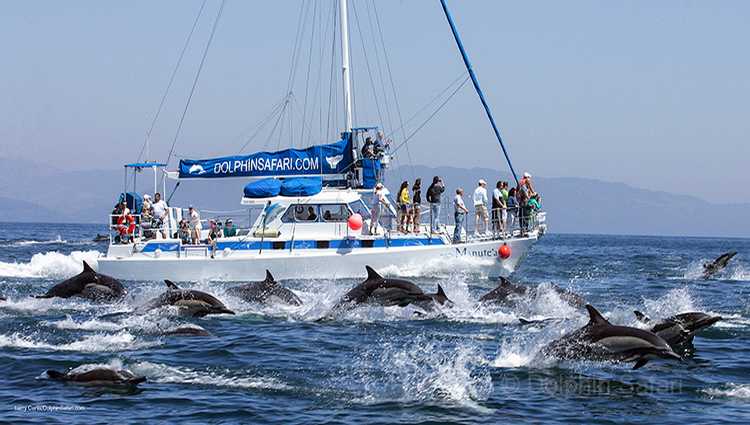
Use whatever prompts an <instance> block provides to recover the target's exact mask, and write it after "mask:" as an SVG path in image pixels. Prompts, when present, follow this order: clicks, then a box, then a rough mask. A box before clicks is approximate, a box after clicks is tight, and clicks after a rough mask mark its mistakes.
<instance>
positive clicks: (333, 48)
mask: <svg viewBox="0 0 750 425" xmlns="http://www.w3.org/2000/svg"><path fill="white" fill-rule="evenodd" d="M337 5H338V3H337V2H334V3H333V25H331V28H332V29H333V31H332V36H331V78H330V81H329V83H328V122H327V123H326V133H328V132H329V131H331V117H332V116H333V114H334V113H335V112H334V111H333V104H334V102H333V98H334V97H335V95H336V93H334V90H335V89H336V81H335V78H336V71H335V69H336V68H335V67H336V23H337V22H338V13H337V12H338V9H337ZM335 134H336V133H335V132H333V134H332V136H333V135H335Z"/></svg>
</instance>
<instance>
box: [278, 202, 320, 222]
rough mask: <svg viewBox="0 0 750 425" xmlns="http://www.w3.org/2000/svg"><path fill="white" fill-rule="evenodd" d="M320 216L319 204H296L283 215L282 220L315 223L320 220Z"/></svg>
mask: <svg viewBox="0 0 750 425" xmlns="http://www.w3.org/2000/svg"><path fill="white" fill-rule="evenodd" d="M319 217H320V211H319V207H318V205H310V204H294V205H292V206H290V207H289V209H288V210H287V211H286V214H284V216H283V217H281V221H282V222H284V223H294V222H297V223H314V222H316V221H318V218H319Z"/></svg>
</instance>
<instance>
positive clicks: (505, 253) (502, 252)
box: [497, 244, 511, 260]
mask: <svg viewBox="0 0 750 425" xmlns="http://www.w3.org/2000/svg"><path fill="white" fill-rule="evenodd" d="M510 254H511V250H510V246H508V244H503V246H501V247H500V248H498V250H497V255H499V256H500V258H502V259H503V260H506V259H508V258H510Z"/></svg>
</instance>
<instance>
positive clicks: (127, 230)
mask: <svg viewBox="0 0 750 425" xmlns="http://www.w3.org/2000/svg"><path fill="white" fill-rule="evenodd" d="M126 221H127V222H128V225H127V226H125V222H126ZM117 231H118V232H119V233H120V234H121V235H125V234H131V235H132V234H133V232H135V218H134V217H133V216H132V215H131V214H127V215H121V216H119V217H117Z"/></svg>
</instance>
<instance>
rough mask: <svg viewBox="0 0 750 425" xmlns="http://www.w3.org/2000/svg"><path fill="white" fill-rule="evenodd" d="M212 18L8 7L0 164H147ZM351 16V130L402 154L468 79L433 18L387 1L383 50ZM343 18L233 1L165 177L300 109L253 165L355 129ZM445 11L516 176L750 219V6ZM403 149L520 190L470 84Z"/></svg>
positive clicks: (467, 7) (187, 8) (150, 9)
mask: <svg viewBox="0 0 750 425" xmlns="http://www.w3.org/2000/svg"><path fill="white" fill-rule="evenodd" d="M201 3H202V0H163V1H158V2H152V1H131V2H100V1H93V0H92V1H69V2H59V1H41V0H32V1H25V2H21V1H16V2H5V3H4V6H3V13H2V14H0V51H2V52H3V55H2V59H0V92H2V96H0V156H2V157H9V158H21V159H29V160H34V161H37V162H40V163H43V164H46V165H47V166H52V167H56V168H61V169H71V170H80V169H115V168H117V167H120V166H121V165H122V164H123V163H125V162H129V161H133V160H136V159H137V157H138V153H139V151H140V149H141V146H142V145H143V142H144V139H145V134H146V132H147V131H148V129H149V127H150V124H151V121H152V119H153V117H154V115H155V113H156V111H157V109H158V106H159V103H160V99H161V97H162V94H163V93H164V91H165V88H166V87H167V84H168V82H169V80H170V75H171V73H172V71H173V69H174V67H175V63H176V62H177V61H178V58H179V56H180V51H181V49H182V46H183V43H184V42H185V38H186V37H187V35H188V33H189V31H190V28H191V26H192V24H193V21H194V20H195V18H196V15H197V14H198V10H199V9H200V7H201ZM350 3H353V6H352V7H351V8H350V20H351V23H350V31H351V39H352V41H351V42H352V72H353V78H354V93H355V119H356V121H355V125H362V126H365V125H380V126H382V127H384V128H385V129H386V131H387V133H389V134H392V137H393V138H394V143H396V144H398V143H400V141H401V140H403V139H404V138H405V137H406V136H408V135H410V134H412V132H414V131H415V130H417V128H418V127H419V126H420V125H421V124H422V123H423V122H425V120H426V119H427V116H428V115H429V114H430V113H432V112H433V111H434V110H435V108H436V105H437V104H438V103H439V102H442V99H443V98H440V99H441V100H440V101H438V103H432V104H430V101H431V100H433V99H435V97H436V96H438V95H439V94H440V93H441V92H443V91H444V90H445V89H446V88H448V87H449V86H450V84H451V83H452V82H454V81H459V82H460V81H463V78H465V77H464V76H465V75H466V72H465V69H464V67H463V63H462V62H461V58H460V56H459V53H458V50H457V49H456V46H455V43H454V41H453V39H452V35H451V33H450V29H449V27H448V25H447V23H446V21H445V17H444V16H443V12H442V9H441V7H440V3H439V1H437V0H429V1H428V0H377V3H376V7H377V16H378V17H379V21H380V24H381V26H380V28H381V30H380V31H379V30H378V29H377V26H376V23H375V22H376V21H375V18H374V16H375V8H374V6H373V2H372V0H352V1H351V2H350ZM333 4H334V2H333V1H326V0H317V1H308V2H307V3H303V2H302V1H292V0H287V1H275V2H269V1H262V2H261V1H240V0H227V1H226V4H225V6H224V10H223V13H222V15H221V18H220V20H219V21H218V25H217V27H216V28H217V29H216V33H215V35H214V38H213V41H212V43H211V46H210V49H209V50H208V53H207V56H206V60H205V64H204V66H203V68H202V71H201V74H200V78H199V79H198V82H197V85H196V89H195V91H194V93H193V96H192V99H191V101H190V105H189V108H188V109H187V113H186V114H185V119H184V124H183V126H182V129H181V131H180V133H179V136H178V137H176V143H175V148H174V152H175V154H176V155H175V157H173V159H172V161H171V163H172V164H174V162H175V159H174V158H177V159H178V158H180V157H193V158H201V157H208V156H212V155H226V154H236V153H238V152H240V148H242V147H243V145H245V142H247V140H248V139H249V138H250V136H251V135H252V134H253V132H254V130H255V129H256V128H257V127H258V125H259V123H261V122H263V120H264V118H265V117H267V116H272V117H273V115H272V114H271V112H272V111H273V109H274V106H275V105H277V104H279V102H281V101H282V99H284V97H285V95H286V94H287V92H288V91H290V90H291V91H292V93H293V99H294V100H293V101H291V102H290V104H289V105H291V106H289V109H288V110H285V114H286V115H284V116H283V117H282V118H281V119H280V120H279V123H280V124H279V125H277V127H276V129H275V130H274V133H273V134H272V133H271V128H273V127H272V125H273V123H274V122H275V121H274V119H271V120H270V121H269V123H270V124H268V125H266V126H264V127H263V129H262V131H261V132H259V133H258V136H256V137H255V138H254V139H252V140H250V142H249V143H248V144H247V146H245V147H244V148H243V150H242V152H252V151H255V150H261V149H275V148H277V147H282V148H283V147H289V146H290V145H291V146H297V145H299V146H302V145H309V144H311V143H317V142H320V141H324V140H326V139H330V141H333V139H334V138H335V134H336V132H337V131H338V130H340V129H341V128H342V127H343V124H344V121H343V116H342V113H341V111H342V109H341V88H340V85H341V83H340V80H338V79H337V80H336V81H334V82H333V83H332V82H331V80H330V75H331V72H330V68H331V63H332V60H331V56H330V52H331V51H332V46H333V45H332V40H331V34H332V32H333V28H334V25H333V23H332V19H331V18H332V17H333V16H334V11H333V9H332V6H333ZM449 6H450V7H451V10H452V13H453V15H454V18H455V20H456V24H457V26H458V29H459V31H460V32H461V35H462V38H463V41H464V44H465V45H466V48H467V51H468V53H469V55H470V57H471V60H472V63H473V65H474V68H475V70H476V72H477V75H478V77H479V80H480V83H481V84H482V87H483V89H484V91H485V94H486V96H487V99H488V101H489V103H490V105H491V106H492V109H493V112H494V114H495V118H496V121H497V123H498V125H499V127H500V131H501V134H502V135H503V138H504V140H505V142H506V144H507V147H508V149H509V152H510V155H511V159H512V161H513V164H514V166H515V168H516V169H517V171H518V172H522V171H526V170H528V171H530V172H531V173H532V174H536V175H540V176H545V177H589V178H596V179H601V180H606V181H618V182H624V183H628V184H631V185H633V186H637V187H641V188H646V189H653V190H664V191H668V192H674V193H686V194H692V195H696V196H699V197H701V198H704V199H707V200H709V201H713V202H721V203H728V202H750V185H749V183H750V171H748V170H749V169H750V167H748V164H747V163H748V158H749V157H750V147H748V142H749V141H750V140H749V139H750V118H749V117H750V102H749V101H748V99H750V77H748V76H750V55H748V54H747V42H748V40H750V26H748V25H747V22H748V21H750V3H749V2H742V1H720V2H700V1H664V2H648V1H629V2H602V1H572V2H556V1H546V2H545V1H530V2H510V1H494V0H473V1H467V0H451V1H449ZM219 7H220V1H219V0H207V2H206V6H205V8H204V10H203V13H202V15H201V18H200V19H199V21H198V24H197V26H196V29H195V33H194V35H193V38H192V41H191V43H190V44H189V46H188V49H187V50H186V54H185V57H184V59H183V61H182V64H181V67H180V68H179V69H178V73H177V74H176V78H175V80H174V83H173V85H172V86H171V88H170V91H169V93H168V96H167V97H166V102H165V104H164V108H163V109H162V111H161V113H160V115H159V119H158V120H157V121H156V125H155V127H154V130H153V132H152V133H151V138H150V140H151V149H150V152H149V154H150V155H149V158H150V159H157V160H165V159H166V158H167V156H168V152H169V151H170V146H171V145H172V142H173V140H175V134H176V132H177V127H178V122H179V120H180V116H181V115H182V113H183V111H184V110H185V106H186V103H187V98H188V96H189V94H190V91H191V86H192V84H193V81H194V77H195V74H196V71H197V69H198V66H199V63H200V60H201V56H202V52H203V49H204V47H205V45H206V41H207V39H208V38H209V34H210V31H211V27H212V24H213V22H214V18H215V16H216V14H217V11H218V9H219ZM300 16H302V17H303V18H304V19H302V22H304V23H305V24H304V25H303V28H302V29H301V30H300V31H299V32H300V34H301V35H300V37H299V40H301V41H300V43H299V45H300V48H299V50H298V51H299V52H300V53H299V54H297V55H293V54H292V52H293V45H294V44H295V39H296V34H297V33H298V29H299V28H300V25H299V24H298V22H300V20H299V17H300ZM381 31H382V42H381V41H380V38H379V37H380V35H379V34H380V32H381ZM293 56H295V57H296V58H297V60H296V66H294V67H292V58H293ZM386 57H387V60H386ZM334 59H335V60H337V58H334ZM335 60H334V61H333V63H335ZM388 68H390V71H391V72H390V74H389V73H388ZM291 69H293V70H294V78H292V79H291V80H292V81H293V83H292V84H291V85H290V84H289V81H290V70H291ZM308 69H309V71H308ZM334 71H335V72H334V75H335V76H336V78H340V77H339V76H338V72H339V71H338V69H335V70H334ZM389 75H390V76H389ZM391 79H392V81H393V84H392V85H391V83H390V81H391ZM457 79H458V80H457ZM331 87H333V91H332V90H331ZM450 87H451V89H452V87H453V86H450ZM394 93H395V95H394ZM448 93H450V90H449V91H448ZM305 99H307V100H305ZM330 100H333V102H334V105H335V106H329V104H330V102H329V101H330ZM420 110H421V111H422V112H421V113H419V114H417V116H416V118H414V119H413V120H411V121H409V118H410V117H412V116H413V115H414V114H415V113H417V112H418V111H420ZM399 115H400V117H401V118H399ZM303 122H304V123H305V124H304V125H302V124H301V123H303ZM401 122H406V125H405V126H404V130H403V131H402V130H401V129H399V128H398V127H401V125H400V123H401ZM282 129H284V130H283V132H282ZM264 132H266V133H267V134H266V133H264ZM406 147H408V150H407V149H406ZM406 147H405V148H404V149H401V150H400V151H399V157H398V161H399V163H400V164H410V163H411V164H421V165H440V166H442V165H450V166H456V167H473V166H482V167H492V168H497V169H498V170H502V171H506V170H507V166H506V165H505V161H504V159H503V157H502V153H501V151H500V149H499V146H498V145H497V142H496V141H495V140H494V135H493V133H492V130H491V128H490V126H489V123H488V122H487V120H486V118H485V116H484V112H483V110H482V108H481V104H480V103H479V100H478V98H477V96H476V94H475V93H474V91H473V90H472V88H471V84H470V83H469V84H466V85H465V86H463V87H462V88H461V89H460V90H459V91H458V92H457V94H456V95H455V96H454V97H453V98H451V100H450V101H449V102H448V103H447V104H446V105H445V107H443V108H442V109H441V110H440V111H439V112H437V114H436V115H435V117H434V118H433V119H432V120H429V121H427V122H426V124H425V125H424V127H422V128H421V130H419V131H417V132H416V133H414V135H413V136H412V138H411V139H409V142H408V144H407V145H406ZM488 177H489V178H492V177H491V176H488ZM21 184H22V183H21Z"/></svg>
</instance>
